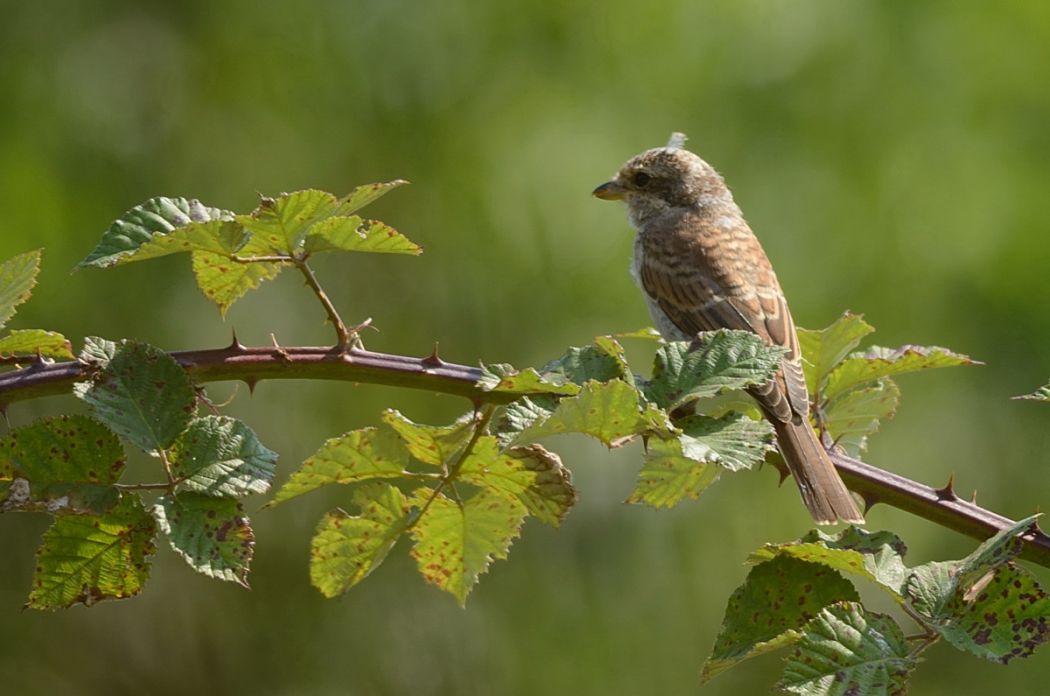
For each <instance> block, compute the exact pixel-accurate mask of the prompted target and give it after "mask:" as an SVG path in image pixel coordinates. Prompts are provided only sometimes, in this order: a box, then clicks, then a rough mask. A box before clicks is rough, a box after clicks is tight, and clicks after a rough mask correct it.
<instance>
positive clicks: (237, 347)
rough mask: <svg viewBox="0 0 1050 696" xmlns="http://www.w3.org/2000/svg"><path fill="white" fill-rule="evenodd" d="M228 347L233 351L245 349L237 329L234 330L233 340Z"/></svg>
mask: <svg viewBox="0 0 1050 696" xmlns="http://www.w3.org/2000/svg"><path fill="white" fill-rule="evenodd" d="M227 349H228V350H232V351H236V352H238V353H239V352H241V351H243V350H244V344H243V343H241V342H240V341H239V340H237V330H236V329H234V330H233V341H231V342H230V345H229V346H228V348H227Z"/></svg>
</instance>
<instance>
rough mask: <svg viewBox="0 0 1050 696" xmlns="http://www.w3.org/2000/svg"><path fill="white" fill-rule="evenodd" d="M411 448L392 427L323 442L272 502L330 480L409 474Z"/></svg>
mask: <svg viewBox="0 0 1050 696" xmlns="http://www.w3.org/2000/svg"><path fill="white" fill-rule="evenodd" d="M407 466H408V449H407V448H406V447H405V445H404V442H403V441H402V440H401V438H400V437H398V435H397V433H395V432H394V431H393V430H392V429H390V428H388V427H386V426H382V427H380V428H361V429H360V430H353V431H351V432H349V433H346V434H344V435H340V436H339V437H335V438H332V439H330V440H328V441H327V442H325V443H324V444H323V445H321V448H320V449H318V450H317V452H315V453H314V454H313V455H312V456H311V457H310V458H309V459H307V460H306V461H305V462H303V465H302V466H301V467H300V468H299V470H298V471H296V472H295V473H293V474H292V477H291V478H290V479H288V482H287V483H285V484H284V485H283V486H281V489H280V490H278V491H277V495H276V496H274V499H273V501H272V502H271V503H270V505H276V504H277V503H281V502H284V501H285V500H288V499H290V498H294V497H295V496H297V495H302V494H303V493H309V492H310V491H312V490H314V489H316V488H320V487H321V486H326V485H328V484H330V483H338V484H348V483H357V482H359V481H367V480H370V479H396V478H402V477H403V476H405V475H406V470H405V467H407Z"/></svg>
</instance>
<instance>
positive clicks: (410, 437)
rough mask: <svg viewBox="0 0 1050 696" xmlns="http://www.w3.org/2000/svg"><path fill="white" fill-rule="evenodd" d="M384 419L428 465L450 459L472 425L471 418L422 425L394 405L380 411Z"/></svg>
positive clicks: (465, 440)
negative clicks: (411, 419) (392, 407)
mask: <svg viewBox="0 0 1050 696" xmlns="http://www.w3.org/2000/svg"><path fill="white" fill-rule="evenodd" d="M383 422H384V423H386V424H387V425H389V426H390V427H391V428H393V429H394V431H395V432H396V433H397V434H398V435H399V436H400V437H401V440H402V441H403V442H404V443H405V446H406V447H407V448H408V451H409V452H410V453H411V454H412V456H413V457H415V458H416V459H418V460H419V461H421V462H423V463H424V464H430V465H431V466H442V465H444V464H448V463H450V462H451V460H452V459H453V458H454V457H455V456H456V455H458V454H459V453H460V451H461V450H462V449H463V448H464V447H465V446H466V444H467V442H469V441H470V437H471V435H473V434H474V425H473V423H470V422H461V423H455V424H453V425H444V426H437V425H422V424H420V423H413V422H412V421H410V420H409V419H407V418H405V417H404V416H402V415H401V414H400V413H398V412H397V411H395V410H394V409H387V410H386V411H384V412H383Z"/></svg>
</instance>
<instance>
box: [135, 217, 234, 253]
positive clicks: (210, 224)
mask: <svg viewBox="0 0 1050 696" xmlns="http://www.w3.org/2000/svg"><path fill="white" fill-rule="evenodd" d="M248 236H249V235H248V233H247V231H245V229H244V228H243V227H242V226H241V225H240V224H238V223H236V222H234V221H232V220H229V219H224V218H217V219H213V220H208V221H205V222H193V223H190V224H188V225H186V226H184V227H179V228H176V229H174V230H172V231H171V232H168V233H167V234H155V235H153V237H152V238H151V239H150V240H149V241H148V242H145V243H144V244H142V245H141V246H140V247H138V248H137V249H135V250H134V251H133V252H132V253H130V254H128V255H126V256H123V257H121V258H120V259H118V261H117V262H118V263H121V264H122V263H127V262H129V261H144V260H146V259H153V258H157V257H160V256H167V255H169V254H179V253H182V252H196V251H203V252H209V253H212V254H219V255H222V256H226V257H228V256H229V255H230V254H233V253H234V252H236V251H237V250H239V249H240V248H241V247H242V246H243V245H244V243H245V242H246V241H247V239H248Z"/></svg>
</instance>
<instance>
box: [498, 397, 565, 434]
mask: <svg viewBox="0 0 1050 696" xmlns="http://www.w3.org/2000/svg"><path fill="white" fill-rule="evenodd" d="M557 407H558V399H557V397H555V396H551V395H550V394H537V395H535V396H523V397H521V398H520V399H516V400H515V401H512V402H511V403H509V404H507V405H506V406H505V407H504V408H503V409H502V410H501V411H500V412H499V415H498V416H497V417H496V419H495V420H494V422H493V425H492V430H493V432H494V433H495V435H496V437H497V439H499V441H500V444H501V445H504V446H506V445H507V444H509V443H510V442H511V441H512V440H513V439H514V438H515V437H517V436H518V434H519V433H520V432H521V431H523V430H525V429H526V428H528V427H529V426H531V425H533V424H534V423H537V422H540V421H544V420H546V419H547V418H549V417H550V415H551V414H552V413H554V409H555V408H557Z"/></svg>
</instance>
